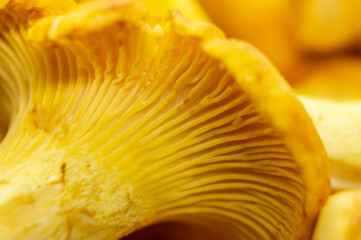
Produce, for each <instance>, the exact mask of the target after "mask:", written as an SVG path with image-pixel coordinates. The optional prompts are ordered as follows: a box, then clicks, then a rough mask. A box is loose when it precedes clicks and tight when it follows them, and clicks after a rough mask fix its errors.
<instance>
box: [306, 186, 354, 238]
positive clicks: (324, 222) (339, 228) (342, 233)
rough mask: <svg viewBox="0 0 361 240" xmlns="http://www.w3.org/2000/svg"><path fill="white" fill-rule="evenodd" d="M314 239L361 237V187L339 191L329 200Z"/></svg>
mask: <svg viewBox="0 0 361 240" xmlns="http://www.w3.org/2000/svg"><path fill="white" fill-rule="evenodd" d="M312 239H313V240H323V239H328V240H339V239H342V240H360V239H361V189H353V190H347V191H342V192H338V193H336V194H334V195H332V196H331V197H330V198H329V199H328V200H327V202H326V205H325V206H324V207H323V208H322V210H321V213H320V217H319V219H318V221H317V225H316V228H315V233H314V235H313V237H312Z"/></svg>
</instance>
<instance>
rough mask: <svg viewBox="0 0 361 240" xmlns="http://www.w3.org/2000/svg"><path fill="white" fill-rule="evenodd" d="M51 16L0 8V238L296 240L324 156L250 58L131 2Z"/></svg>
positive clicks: (316, 199)
mask: <svg viewBox="0 0 361 240" xmlns="http://www.w3.org/2000/svg"><path fill="white" fill-rule="evenodd" d="M57 4H59V2H58V1H55V0H54V1H45V2H44V1H31V2H27V3H26V4H25V3H24V2H22V1H21V0H12V1H5V2H4V1H2V2H0V6H4V7H3V9H2V10H0V17H1V22H0V29H1V31H0V62H1V66H0V86H1V87H0V90H1V96H5V97H4V99H5V100H4V102H6V103H8V105H9V106H10V108H11V122H10V125H9V129H8V131H7V134H6V136H5V138H4V139H3V141H2V142H1V144H0V156H1V159H0V161H1V164H0V166H1V167H0V239H9V240H11V239H25V240H26V239H39V240H41V239H119V238H122V237H125V236H127V235H128V234H130V233H132V232H134V231H136V230H137V229H141V228H144V227H147V226H151V225H154V224H168V223H169V224H170V223H175V224H176V226H178V225H177V224H183V223H184V224H186V226H193V227H194V226H196V227H197V228H199V229H204V230H205V231H206V232H208V234H214V236H219V238H217V239H225V240H227V239H308V238H309V237H310V234H311V231H312V228H313V224H314V221H315V218H316V216H317V214H318V210H319V208H320V206H321V205H322V204H323V202H324V201H325V198H326V197H327V195H328V191H329V176H328V166H327V161H326V160H325V152H324V149H323V146H322V144H321V141H320V139H319V137H318V135H317V133H316V131H315V129H314V127H313V125H312V123H311V121H310V119H309V117H308V116H307V114H306V112H305V110H304V109H303V107H302V105H301V103H300V102H299V101H298V100H297V98H296V97H295V95H294V94H293V93H292V92H291V90H290V89H289V87H288V86H287V85H286V84H285V83H284V81H283V79H282V78H281V77H280V76H279V74H278V73H277V72H276V71H275V70H274V69H273V67H272V66H271V65H270V64H269V63H268V62H267V61H266V60H265V59H264V57H263V56H262V55H261V54H260V53H258V52H257V51H256V50H255V49H253V48H252V47H251V46H249V45H248V44H245V43H243V42H238V41H235V40H227V39H225V38H224V37H223V35H222V33H220V31H219V30H218V29H216V28H214V27H213V26H211V25H208V24H205V23H204V24H203V23H192V22H189V21H188V20H186V19H184V18H183V17H181V16H180V15H179V14H178V13H176V12H173V13H172V14H170V15H169V16H168V17H166V18H159V17H152V16H149V15H148V14H147V13H146V10H145V9H144V7H143V5H141V4H139V3H138V2H135V1H101V2H89V3H84V4H81V5H77V4H76V3H73V2H72V1H62V3H61V4H60V5H59V7H57ZM305 133H307V134H305ZM180 229H182V228H180Z"/></svg>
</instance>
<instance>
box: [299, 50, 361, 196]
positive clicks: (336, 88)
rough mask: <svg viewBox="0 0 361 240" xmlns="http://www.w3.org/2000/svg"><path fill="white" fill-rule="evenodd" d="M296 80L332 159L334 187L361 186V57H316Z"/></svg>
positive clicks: (307, 108)
mask: <svg viewBox="0 0 361 240" xmlns="http://www.w3.org/2000/svg"><path fill="white" fill-rule="evenodd" d="M303 72H304V73H302V74H300V75H301V77H300V78H301V79H302V80H299V81H296V84H295V88H296V89H297V92H298V95H299V98H300V99H301V101H302V102H303V104H304V106H305V108H306V110H307V112H308V114H309V115H310V116H311V118H312V120H313V122H314V124H315V126H316V129H317V130H318V132H319V134H320V136H321V139H322V142H323V143H324V145H325V148H326V152H327V154H328V157H329V159H330V166H331V178H332V188H333V190H335V191H336V190H340V189H345V188H355V187H361V177H360V176H361V148H360V140H359V139H360V135H361V91H360V89H361V81H360V80H361V60H360V59H359V58H357V57H350V56H337V57H333V58H326V59H322V60H321V59H316V60H314V61H312V62H310V63H309V66H308V67H307V68H306V69H305V70H303Z"/></svg>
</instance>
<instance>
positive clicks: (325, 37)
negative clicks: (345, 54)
mask: <svg viewBox="0 0 361 240" xmlns="http://www.w3.org/2000/svg"><path fill="white" fill-rule="evenodd" d="M297 10H298V18H297V27H298V28H297V29H298V30H297V31H296V32H295V34H296V35H297V38H298V42H299V44H300V46H302V48H303V49H306V50H308V51H313V52H320V53H325V52H330V51H340V50H345V49H350V48H352V47H354V46H360V37H361V22H360V20H359V17H360V11H361V1H359V0H330V1H324V0H302V1H297Z"/></svg>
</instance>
